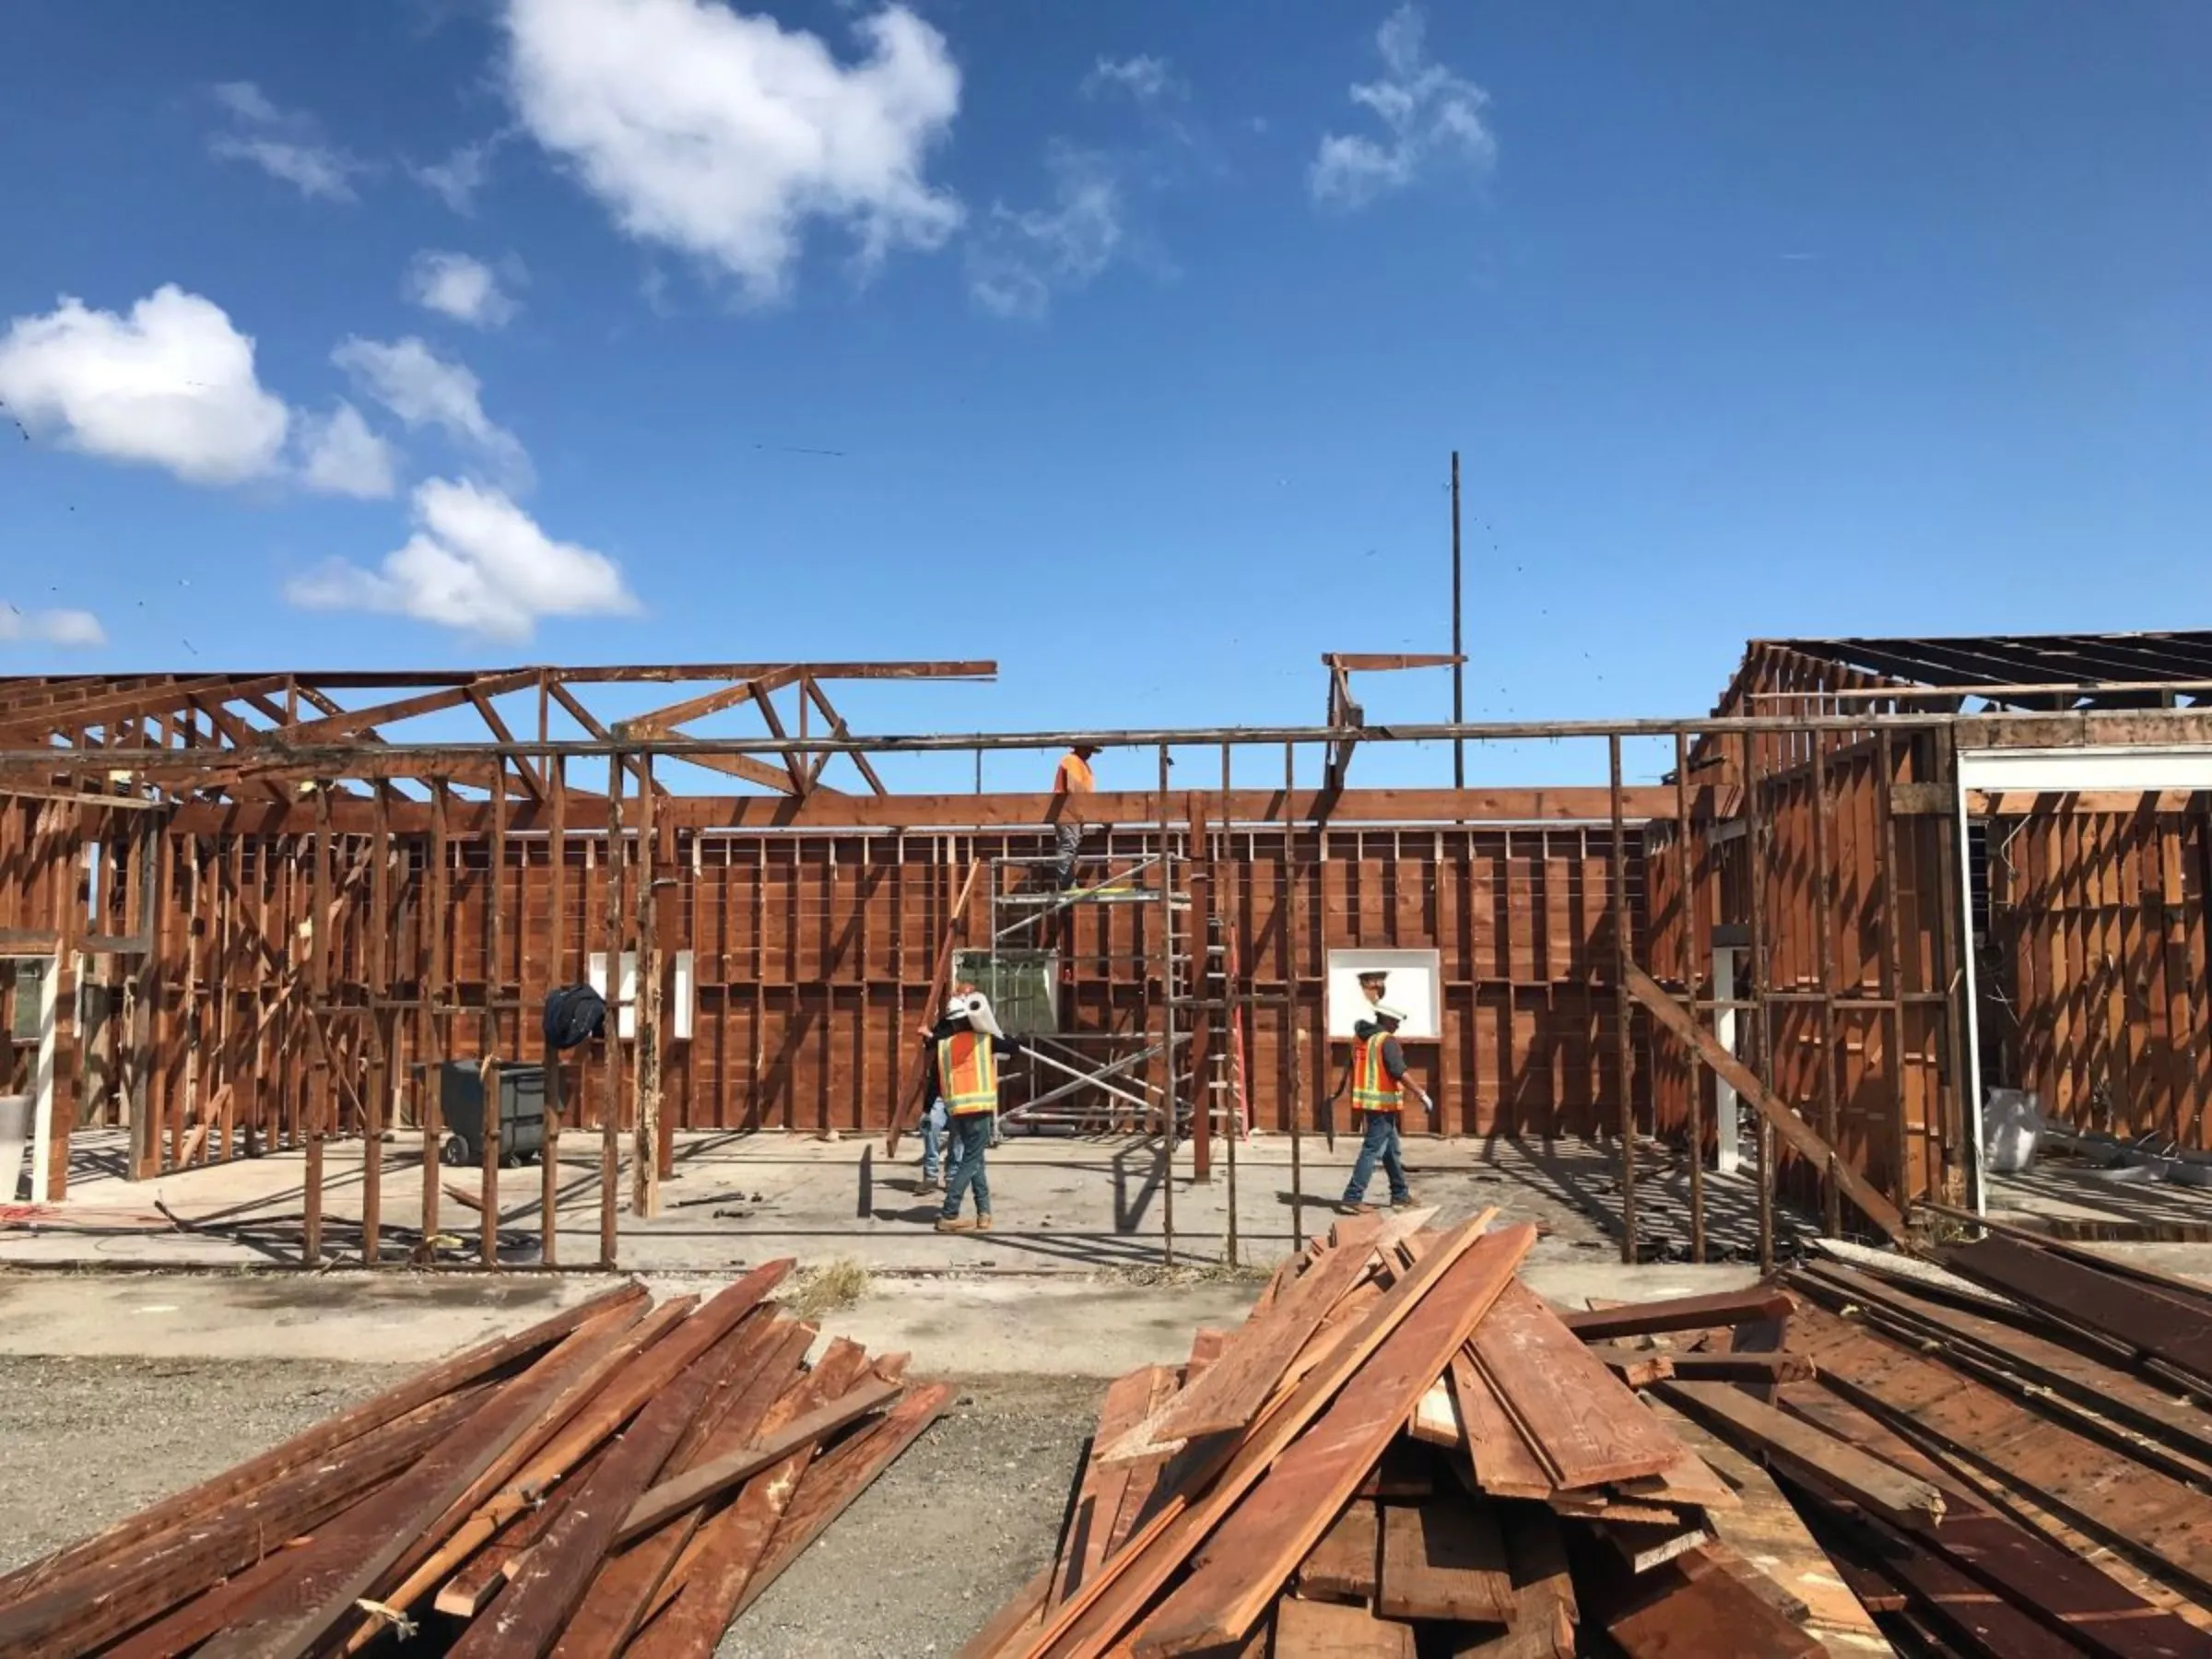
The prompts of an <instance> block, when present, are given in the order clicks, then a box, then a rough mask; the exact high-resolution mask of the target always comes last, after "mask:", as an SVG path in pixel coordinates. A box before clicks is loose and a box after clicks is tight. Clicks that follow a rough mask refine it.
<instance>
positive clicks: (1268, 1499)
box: [1133, 1224, 1641, 1659]
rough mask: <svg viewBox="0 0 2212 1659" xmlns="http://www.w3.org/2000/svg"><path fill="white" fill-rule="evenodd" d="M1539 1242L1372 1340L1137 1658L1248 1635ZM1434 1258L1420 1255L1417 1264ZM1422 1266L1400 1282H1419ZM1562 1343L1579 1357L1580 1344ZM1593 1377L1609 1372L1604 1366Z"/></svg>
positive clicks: (1488, 1250)
mask: <svg viewBox="0 0 2212 1659" xmlns="http://www.w3.org/2000/svg"><path fill="white" fill-rule="evenodd" d="M1534 1242H1535V1229H1534V1228H1533V1227H1529V1226H1527V1225H1526V1224H1523V1225H1521V1226H1518V1227H1512V1228H1508V1229H1506V1230H1503V1231H1501V1232H1499V1233H1496V1234H1493V1235H1491V1236H1489V1237H1488V1238H1484V1239H1481V1240H1479V1241H1477V1242H1476V1243H1475V1244H1474V1246H1473V1247H1472V1248H1471V1249H1469V1250H1468V1251H1466V1252H1465V1254H1464V1255H1461V1256H1459V1257H1458V1258H1457V1259H1455V1260H1454V1261H1453V1263H1452V1264H1451V1266H1450V1268H1449V1269H1448V1270H1447V1271H1446V1272H1445V1273H1444V1274H1443V1275H1441V1277H1440V1278H1439V1279H1438V1280H1437V1281H1436V1293H1435V1294H1434V1295H1433V1296H1432V1297H1427V1298H1425V1299H1423V1300H1420V1301H1419V1302H1418V1305H1415V1306H1413V1307H1412V1308H1411V1310H1410V1312H1408V1313H1407V1315H1406V1318H1405V1319H1404V1320H1403V1321H1402V1322H1401V1323H1398V1324H1395V1325H1394V1328H1393V1329H1392V1330H1391V1332H1390V1333H1389V1335H1388V1336H1387V1338H1386V1339H1384V1340H1383V1341H1382V1342H1380V1343H1379V1344H1377V1346H1376V1347H1375V1349H1374V1351H1373V1353H1372V1355H1371V1357H1370V1358H1369V1359H1368V1360H1367V1362H1366V1363H1365V1364H1364V1365H1361V1366H1359V1368H1358V1369H1357V1371H1355V1372H1354V1373H1353V1374H1352V1375H1350V1376H1349V1377H1348V1378H1347V1380H1346V1381H1345V1382H1344V1384H1343V1389H1342V1392H1341V1393H1340V1394H1337V1395H1336V1397H1335V1400H1334V1401H1333V1402H1332V1403H1331V1405H1330V1406H1329V1408H1328V1409H1327V1410H1326V1411H1325V1412H1323V1413H1321V1414H1319V1415H1318V1416H1317V1417H1316V1418H1314V1419H1313V1420H1312V1423H1311V1425H1310V1426H1309V1427H1307V1428H1306V1430H1305V1431H1304V1432H1303V1433H1301V1434H1300V1435H1298V1436H1297V1437H1296V1439H1295V1440H1293V1441H1291V1442H1290V1443H1289V1444H1288V1446H1287V1447H1286V1448H1285V1449H1284V1451H1283V1452H1282V1453H1281V1455H1280V1456H1279V1457H1277V1458H1276V1459H1275V1460H1274V1462H1273V1465H1272V1466H1271V1467H1270V1468H1269V1469H1268V1470H1267V1472H1266V1475H1265V1477H1264V1478H1262V1479H1261V1480H1259V1481H1258V1482H1257V1483H1256V1484H1255V1485H1254V1486H1253V1488H1252V1490H1251V1492H1250V1495H1249V1496H1248V1497H1247V1498H1246V1500H1245V1501H1244V1502H1242V1503H1241V1504H1240V1505H1238V1506H1237V1507H1236V1508H1235V1509H1234V1510H1232V1511H1231V1512H1230V1513H1229V1514H1228V1515H1227V1516H1226V1517H1225V1518H1224V1519H1223V1521H1222V1523H1221V1524H1220V1526H1219V1528H1218V1530H1217V1531H1215V1532H1214V1533H1213V1534H1212V1535H1211V1536H1209V1537H1208V1538H1206V1542H1205V1544H1204V1546H1203V1547H1201V1548H1200V1549H1198V1550H1197V1551H1196V1552H1195V1554H1194V1556H1193V1558H1192V1559H1193V1560H1194V1569H1193V1571H1192V1572H1191V1575H1190V1576H1189V1577H1188V1578H1186V1579H1185V1580H1184V1581H1183V1582H1182V1584H1181V1585H1179V1586H1178V1587H1177V1588H1176V1589H1175V1590H1174V1591H1172V1592H1171V1594H1169V1596H1168V1598H1167V1599H1166V1600H1165V1601H1164V1602H1163V1603H1161V1604H1160V1606H1159V1608H1158V1610H1156V1611H1155V1612H1154V1613H1153V1614H1152V1615H1151V1616H1150V1617H1149V1618H1147V1619H1146V1620H1145V1621H1144V1623H1143V1625H1142V1626H1141V1628H1139V1629H1138V1630H1136V1631H1135V1641H1134V1643H1133V1650H1134V1652H1135V1654H1136V1655H1137V1659H1158V1656H1159V1655H1162V1654H1168V1653H1194V1652H1197V1651H1200V1650H1202V1649H1205V1648H1208V1647H1219V1646H1222V1645H1225V1644H1227V1643H1228V1642H1230V1641H1235V1640H1237V1639H1238V1638H1240V1637H1241V1636H1243V1635H1244V1633H1245V1632H1246V1631H1248V1630H1251V1629H1252V1627H1253V1624H1254V1623H1255V1622H1257V1620H1258V1619H1259V1617H1260V1615H1261V1614H1262V1613H1263V1612H1265V1610H1266V1606H1267V1604H1268V1602H1269V1601H1270V1600H1271V1599H1272V1598H1273V1597H1274V1595H1275V1594H1276V1592H1277V1590H1279V1589H1280V1588H1281V1587H1282V1585H1283V1583H1285V1582H1286V1581H1288V1578H1289V1577H1290V1575H1291V1573H1292V1572H1294V1571H1296V1570H1297V1567H1298V1564H1299V1562H1300V1561H1301V1560H1303V1559H1305V1557H1306V1553H1307V1552H1308V1551H1309V1550H1311V1549H1312V1547H1313V1546H1314V1544H1315V1543H1316V1542H1318V1541H1319V1539H1320V1536H1321V1534H1322V1533H1323V1532H1324V1530H1325V1529H1326V1528H1327V1526H1328V1524H1329V1522H1330V1520H1331V1519H1332V1518H1333V1517H1334V1516H1335V1515H1336V1513H1337V1512H1339V1511H1340V1510H1341V1509H1342V1508H1343V1507H1344V1505H1345V1503H1346V1502H1347V1500H1349V1499H1350V1498H1351V1497H1352V1495H1353V1493H1354V1492H1355V1491H1357V1490H1358V1488H1359V1482H1360V1480H1361V1479H1362V1478H1363V1477H1365V1476H1366V1474H1367V1472H1368V1471H1369V1470H1371V1469H1372V1468H1373V1467H1374V1466H1375V1465H1377V1464H1378V1463H1379V1462H1381V1461H1382V1454H1383V1452H1384V1451H1385V1449H1387V1448H1388V1446H1389V1445H1390V1442H1391V1441H1392V1439H1393V1438H1394V1436H1395V1435H1396V1434H1397V1432H1398V1430H1399V1428H1400V1427H1401V1426H1402V1425H1403V1424H1404V1423H1405V1421H1406V1417H1407V1415H1408V1414H1409V1413H1410V1412H1411V1411H1412V1409H1413V1407H1414V1405H1415V1404H1416V1403H1417V1402H1418V1400H1419V1399H1420V1397H1421V1395H1422V1394H1424V1393H1426V1392H1427V1390H1428V1388H1429V1385H1430V1383H1431V1382H1434V1381H1435V1380H1436V1379H1437V1378H1438V1377H1439V1376H1441V1375H1442V1374H1443V1372H1444V1371H1445V1368H1446V1367H1447V1366H1449V1365H1450V1363H1451V1360H1452V1356H1453V1354H1454V1353H1456V1352H1457V1351H1458V1349H1459V1347H1460V1345H1461V1344H1462V1343H1464V1342H1465V1341H1466V1339H1467V1335H1468V1333H1469V1332H1471V1331H1474V1330H1476V1329H1477V1327H1478V1326H1480V1325H1482V1324H1487V1323H1488V1320H1487V1319H1486V1317H1485V1316H1486V1315H1491V1316H1493V1317H1494V1315H1493V1314H1492V1309H1493V1305H1494V1304H1497V1303H1499V1302H1500V1298H1501V1295H1502V1293H1504V1292H1506V1291H1508V1290H1510V1289H1511V1288H1512V1286H1513V1284H1514V1282H1515V1281H1514V1280H1513V1277H1512V1276H1513V1274H1514V1272H1515V1271H1516V1270H1517V1269H1518V1268H1519V1266H1520V1264H1521V1260H1522V1258H1523V1257H1524V1256H1525V1255H1526V1254H1527V1253H1528V1250H1529V1247H1530V1246H1531V1245H1532V1244H1533V1243H1534ZM1440 1253H1441V1252H1440ZM1434 1259H1436V1253H1431V1254H1430V1255H1427V1256H1424V1257H1423V1258H1422V1262H1421V1267H1425V1266H1427V1265H1428V1264H1429V1263H1430V1261H1432V1260H1434ZM1421 1267H1416V1268H1415V1269H1414V1270H1413V1272H1412V1273H1411V1274H1409V1275H1408V1276H1407V1277H1406V1279H1405V1280H1404V1281H1402V1283H1403V1284H1406V1285H1415V1284H1418V1283H1419V1282H1420V1273H1421ZM1569 1342H1570V1346H1571V1347H1574V1349H1575V1351H1576V1352H1577V1353H1578V1354H1579V1353H1581V1351H1582V1348H1581V1345H1580V1344H1577V1343H1573V1342H1572V1340H1571V1338H1570V1339H1569ZM1592 1363H1593V1364H1594V1361H1593V1362H1592ZM1598 1371H1599V1374H1600V1375H1601V1376H1602V1375H1604V1368H1603V1367H1599V1368H1598ZM1606 1381H1607V1382H1611V1381H1612V1379H1611V1378H1609V1377H1608V1378H1606ZM1616 1386H1618V1384H1616ZM1639 1409H1641V1408H1639ZM1225 1478H1226V1477H1225Z"/></svg>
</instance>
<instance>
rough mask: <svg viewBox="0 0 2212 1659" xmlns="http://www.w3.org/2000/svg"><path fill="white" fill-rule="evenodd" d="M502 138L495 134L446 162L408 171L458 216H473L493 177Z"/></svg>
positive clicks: (464, 148)
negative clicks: (479, 196) (494, 153)
mask: <svg viewBox="0 0 2212 1659" xmlns="http://www.w3.org/2000/svg"><path fill="white" fill-rule="evenodd" d="M500 136H501V135H498V134H495V135H493V136H491V137H489V138H487V139H485V140H484V141H483V142H481V143H479V144H464V145H462V146H460V147H458V148H456V149H455V150H454V151H453V154H451V155H449V156H448V157H446V159H444V160H442V161H432V162H429V163H427V164H426V165H424V166H421V167H414V168H409V169H408V170H407V171H410V172H411V173H413V174H414V175H415V182H417V183H418V184H420V185H421V186H422V187H423V188H424V189H426V190H428V191H429V193H430V194H433V195H435V196H436V197H437V198H438V199H439V200H440V201H441V202H443V203H444V204H445V205H446V206H448V207H451V208H452V209H453V211H454V212H455V213H458V214H462V215H464V216H465V215H468V214H472V213H474V212H476V210H477V192H478V191H479V190H482V189H483V188H484V185H485V182H486V181H487V180H488V178H489V177H490V176H491V153H492V151H493V150H495V149H496V148H498V147H499V144H500Z"/></svg>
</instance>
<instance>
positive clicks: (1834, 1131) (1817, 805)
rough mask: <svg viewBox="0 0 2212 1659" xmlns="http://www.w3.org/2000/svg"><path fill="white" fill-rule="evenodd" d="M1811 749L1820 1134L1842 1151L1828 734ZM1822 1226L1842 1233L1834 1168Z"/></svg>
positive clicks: (1826, 1184) (1823, 1193) (1823, 1194)
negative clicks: (1818, 984) (1817, 944)
mask: <svg viewBox="0 0 2212 1659" xmlns="http://www.w3.org/2000/svg"><path fill="white" fill-rule="evenodd" d="M1806 736H1808V737H1809V738H1811V740H1812V747H1813V903H1814V904H1815V905H1816V906H1818V911H1819V913H1818V915H1817V916H1816V917H1815V918H1814V927H1815V930H1816V933H1817V935H1818V942H1819V963H1818V967H1819V973H1820V1138H1821V1139H1823V1140H1825V1141H1826V1142H1827V1143H1828V1144H1829V1145H1830V1147H1834V1148H1836V1150H1837V1152H1838V1155H1839V1156H1840V1155H1841V1150H1842V1140H1841V1136H1840V1134H1839V1127H1840V1124H1841V1112H1840V1110H1839V1108H1838V1105H1837V1100H1836V1064H1837V1054H1836V871H1835V839H1834V838H1835V817H1834V811H1835V809H1834V806H1833V804H1832V803H1831V802H1830V799H1829V794H1828V747H1829V746H1828V735H1827V734H1826V733H1824V732H1818V731H1808V732H1807V733H1806ZM1820 1225H1821V1230H1822V1231H1823V1232H1825V1233H1826V1234H1827V1236H1828V1237H1830V1238H1831V1239H1835V1238H1841V1236H1842V1233H1843V1189H1842V1188H1841V1186H1839V1185H1838V1184H1837V1182H1836V1179H1835V1174H1834V1171H1833V1170H1832V1169H1831V1170H1829V1171H1823V1172H1822V1174H1821V1177H1820Z"/></svg>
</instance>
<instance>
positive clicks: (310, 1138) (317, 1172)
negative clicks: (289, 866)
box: [300, 780, 331, 1267]
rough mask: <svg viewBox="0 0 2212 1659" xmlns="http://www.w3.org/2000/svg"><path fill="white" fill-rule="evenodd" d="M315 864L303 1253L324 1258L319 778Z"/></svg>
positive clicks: (311, 1259) (325, 1070)
mask: <svg viewBox="0 0 2212 1659" xmlns="http://www.w3.org/2000/svg"><path fill="white" fill-rule="evenodd" d="M314 791H315V865H314V878H313V880H312V883H311V884H310V888H309V895H308V897H309V904H310V909H309V911H308V920H307V925H308V930H309V931H308V956H307V960H308V982H307V1022H306V1023H307V1026H308V1043H307V1047H308V1053H309V1060H308V1073H307V1177H306V1180H307V1222H306V1227H305V1229H304V1230H303V1232H302V1235H301V1241H300V1256H301V1258H302V1259H303V1260H304V1261H305V1262H306V1263H307V1265H309V1266H311V1267H312V1266H313V1265H315V1264H316V1263H318V1262H320V1261H321V1260H322V1259H323V1142H324V1139H325V1137H326V1136H327V1135H328V1134H329V1131H330V1109H331V1099H330V1043H329V1041H328V1037H327V1026H326V1022H327V1021H328V1020H329V1018H330V909H331V905H330V790H329V788H328V787H327V785H326V784H325V783H324V782H323V781H322V780H317V782H316V783H315V785H314Z"/></svg>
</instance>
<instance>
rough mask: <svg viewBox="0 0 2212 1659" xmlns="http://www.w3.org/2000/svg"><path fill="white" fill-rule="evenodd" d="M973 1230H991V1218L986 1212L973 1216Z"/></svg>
mask: <svg viewBox="0 0 2212 1659" xmlns="http://www.w3.org/2000/svg"><path fill="white" fill-rule="evenodd" d="M975 1230H976V1231H977V1232H989V1231H990V1230H991V1218H990V1216H989V1215H988V1214H984V1215H981V1216H978V1217H977V1218H975Z"/></svg>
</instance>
